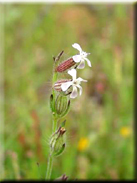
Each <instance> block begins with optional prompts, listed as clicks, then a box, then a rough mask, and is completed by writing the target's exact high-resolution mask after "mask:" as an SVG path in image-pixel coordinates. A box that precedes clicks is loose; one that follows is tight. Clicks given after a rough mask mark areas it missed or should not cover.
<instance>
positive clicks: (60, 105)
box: [55, 94, 68, 115]
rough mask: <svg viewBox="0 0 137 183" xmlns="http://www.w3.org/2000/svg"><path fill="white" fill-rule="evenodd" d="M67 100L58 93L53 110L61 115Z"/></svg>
mask: <svg viewBox="0 0 137 183" xmlns="http://www.w3.org/2000/svg"><path fill="white" fill-rule="evenodd" d="M67 105H68V100H67V97H65V96H62V95H60V94H59V95H58V96H57V99H56V102H55V110H56V113H57V114H58V115H61V114H62V113H63V112H64V111H65V110H66V108H67Z"/></svg>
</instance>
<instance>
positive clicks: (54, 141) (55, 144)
mask: <svg viewBox="0 0 137 183" xmlns="http://www.w3.org/2000/svg"><path fill="white" fill-rule="evenodd" d="M65 132H66V129H65V128H64V127H59V129H58V130H57V131H56V132H55V133H54V134H53V135H52V137H51V140H50V147H51V150H52V152H53V155H54V156H58V155H60V154H61V153H62V152H63V151H64V149H65V139H64V134H65Z"/></svg>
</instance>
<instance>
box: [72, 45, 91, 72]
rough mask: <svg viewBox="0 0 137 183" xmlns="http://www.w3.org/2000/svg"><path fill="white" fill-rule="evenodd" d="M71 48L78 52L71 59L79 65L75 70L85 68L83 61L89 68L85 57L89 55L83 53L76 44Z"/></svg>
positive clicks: (89, 64)
mask: <svg viewBox="0 0 137 183" xmlns="http://www.w3.org/2000/svg"><path fill="white" fill-rule="evenodd" d="M72 46H73V48H75V49H77V50H78V51H79V55H75V56H73V57H72V58H73V60H74V62H76V63H78V62H79V63H80V64H79V65H78V67H77V68H78V69H83V68H84V67H85V60H86V61H87V64H88V66H89V67H91V62H90V60H89V59H87V56H88V55H89V54H90V53H86V52H84V51H83V50H82V48H81V47H80V45H79V44H78V43H74V44H73V45H72Z"/></svg>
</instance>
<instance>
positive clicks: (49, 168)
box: [46, 71, 57, 180]
mask: <svg viewBox="0 0 137 183" xmlns="http://www.w3.org/2000/svg"><path fill="white" fill-rule="evenodd" d="M56 80H57V73H55V72H54V71H53V78H52V83H53V84H54V83H55V82H56ZM52 94H53V101H54V104H55V98H56V96H55V91H54V90H52ZM52 115H53V122H52V126H53V127H52V133H54V132H55V131H56V129H57V118H56V114H55V113H52ZM52 165H53V156H52V152H51V150H50V154H49V158H48V165H47V172H46V180H49V179H50V177H51V172H52Z"/></svg>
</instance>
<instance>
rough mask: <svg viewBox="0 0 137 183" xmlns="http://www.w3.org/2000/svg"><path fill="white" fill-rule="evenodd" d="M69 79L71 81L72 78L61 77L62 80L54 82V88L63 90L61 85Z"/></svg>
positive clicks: (59, 90)
mask: <svg viewBox="0 0 137 183" xmlns="http://www.w3.org/2000/svg"><path fill="white" fill-rule="evenodd" d="M68 81H71V79H60V80H58V81H57V82H56V83H55V84H54V86H53V88H54V89H55V90H56V91H58V92H61V91H62V89H61V85H62V84H63V83H66V82H68Z"/></svg>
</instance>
